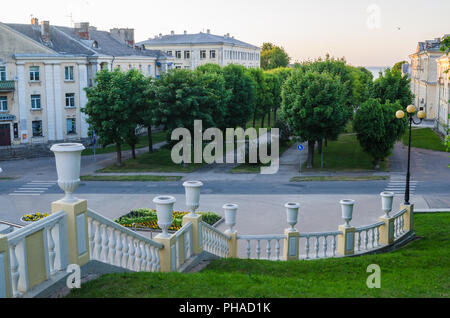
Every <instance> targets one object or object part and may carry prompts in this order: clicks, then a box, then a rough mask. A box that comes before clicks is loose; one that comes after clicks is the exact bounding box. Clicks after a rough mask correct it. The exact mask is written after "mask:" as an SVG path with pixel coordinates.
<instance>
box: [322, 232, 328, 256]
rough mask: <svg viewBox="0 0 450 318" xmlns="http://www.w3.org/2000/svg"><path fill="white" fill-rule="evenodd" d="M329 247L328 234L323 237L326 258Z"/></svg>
mask: <svg viewBox="0 0 450 318" xmlns="http://www.w3.org/2000/svg"><path fill="white" fill-rule="evenodd" d="M327 247H328V242H327V236H324V237H323V257H324V258H326V257H327Z"/></svg>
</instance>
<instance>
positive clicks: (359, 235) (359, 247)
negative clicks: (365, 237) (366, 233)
mask: <svg viewBox="0 0 450 318" xmlns="http://www.w3.org/2000/svg"><path fill="white" fill-rule="evenodd" d="M361 233H362V231H359V232H358V251H360V250H361Z"/></svg>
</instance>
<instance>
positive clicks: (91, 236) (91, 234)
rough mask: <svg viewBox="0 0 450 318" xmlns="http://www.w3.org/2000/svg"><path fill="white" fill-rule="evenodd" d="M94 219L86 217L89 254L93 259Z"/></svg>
mask: <svg viewBox="0 0 450 318" xmlns="http://www.w3.org/2000/svg"><path fill="white" fill-rule="evenodd" d="M94 234H95V232H94V220H93V219H92V218H91V217H88V236H89V254H90V257H91V259H94Z"/></svg>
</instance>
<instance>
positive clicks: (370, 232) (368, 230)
mask: <svg viewBox="0 0 450 318" xmlns="http://www.w3.org/2000/svg"><path fill="white" fill-rule="evenodd" d="M384 224H385V223H384V222H377V223H375V224H371V225H367V226H362V227H358V228H356V229H355V235H356V236H357V237H358V239H357V242H356V243H355V250H356V251H358V252H361V251H368V250H370V249H375V248H377V247H379V246H380V226H384ZM355 240H356V237H355ZM361 243H364V245H363V246H361ZM369 247H370V248H369Z"/></svg>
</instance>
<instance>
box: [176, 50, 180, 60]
mask: <svg viewBox="0 0 450 318" xmlns="http://www.w3.org/2000/svg"><path fill="white" fill-rule="evenodd" d="M175 58H177V59H181V51H175Z"/></svg>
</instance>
